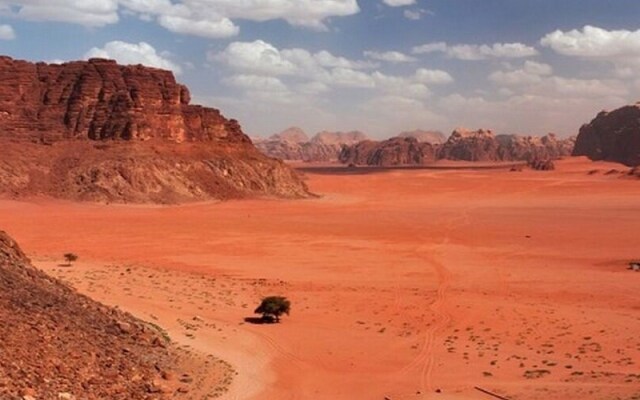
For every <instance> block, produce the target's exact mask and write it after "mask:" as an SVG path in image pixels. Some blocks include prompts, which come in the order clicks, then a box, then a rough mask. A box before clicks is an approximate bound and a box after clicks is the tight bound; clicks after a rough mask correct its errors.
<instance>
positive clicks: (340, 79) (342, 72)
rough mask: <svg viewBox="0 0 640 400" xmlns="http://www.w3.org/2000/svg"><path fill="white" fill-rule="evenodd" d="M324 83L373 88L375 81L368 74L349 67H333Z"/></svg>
mask: <svg viewBox="0 0 640 400" xmlns="http://www.w3.org/2000/svg"><path fill="white" fill-rule="evenodd" d="M324 83H326V84H329V85H332V86H337V87H348V88H349V87H350V88H373V87H375V81H374V80H373V78H371V76H370V75H369V74H366V73H364V72H362V71H356V70H353V69H349V68H334V69H332V70H331V71H330V73H329V75H328V76H327V77H326V82H324Z"/></svg>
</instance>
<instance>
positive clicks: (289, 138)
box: [255, 128, 367, 162]
mask: <svg viewBox="0 0 640 400" xmlns="http://www.w3.org/2000/svg"><path fill="white" fill-rule="evenodd" d="M305 138H307V135H306V133H304V131H302V130H301V129H300V128H289V129H287V130H285V131H283V132H281V133H278V134H275V135H272V136H270V137H269V138H268V139H266V140H255V143H256V147H257V148H258V149H260V151H262V152H263V153H264V154H266V155H268V156H269V157H274V158H279V159H282V160H289V161H305V162H323V161H324V162H328V161H336V160H338V156H339V154H340V151H342V147H344V146H349V145H352V144H355V143H358V142H360V141H362V140H366V139H367V136H366V135H365V134H364V133H362V132H359V131H351V132H328V131H322V132H318V133H317V134H315V135H314V136H313V137H312V138H311V139H306V140H305Z"/></svg>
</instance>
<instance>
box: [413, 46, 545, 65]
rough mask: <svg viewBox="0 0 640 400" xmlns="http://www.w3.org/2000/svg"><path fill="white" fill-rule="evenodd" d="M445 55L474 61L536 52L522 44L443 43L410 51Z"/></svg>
mask: <svg viewBox="0 0 640 400" xmlns="http://www.w3.org/2000/svg"><path fill="white" fill-rule="evenodd" d="M436 52H439V53H445V54H446V55H447V57H449V58H455V59H458V60H466V61H474V60H486V59H490V58H526V57H532V56H535V55H537V54H538V51H537V50H536V49H535V48H533V47H531V46H527V45H525V44H523V43H494V44H492V45H486V44H482V45H476V44H458V45H454V46H449V45H447V44H446V43H444V42H435V43H427V44H423V45H421V46H416V47H414V48H413V49H412V53H413V54H427V53H436Z"/></svg>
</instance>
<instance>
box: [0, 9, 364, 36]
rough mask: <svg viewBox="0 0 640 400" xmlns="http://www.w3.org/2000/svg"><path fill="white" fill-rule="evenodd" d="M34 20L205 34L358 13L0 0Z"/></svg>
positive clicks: (316, 23)
mask: <svg viewBox="0 0 640 400" xmlns="http://www.w3.org/2000/svg"><path fill="white" fill-rule="evenodd" d="M2 8H4V9H9V10H12V11H11V12H10V14H11V15H13V16H15V17H18V18H22V19H27V20H35V21H58V22H67V23H75V24H79V25H84V26H89V27H102V26H105V25H108V24H115V23H117V22H118V21H119V13H128V14H134V15H138V16H139V17H140V18H141V19H144V20H153V19H157V20H158V22H159V23H160V24H161V25H162V26H164V27H165V28H167V29H170V30H172V31H173V32H176V33H181V34H189V35H197V36H204V37H209V38H218V37H227V36H232V35H235V34H237V33H238V27H237V26H236V25H235V24H234V23H233V20H235V19H246V20H252V21H268V20H275V19H283V20H285V21H287V22H288V23H289V24H291V25H296V26H304V27H309V28H313V29H318V30H326V29H327V27H326V24H325V22H326V20H327V19H328V18H331V17H338V16H348V15H353V14H357V13H358V12H360V8H359V7H358V3H357V1H356V0H242V1H239V0H177V1H171V0H0V9H2Z"/></svg>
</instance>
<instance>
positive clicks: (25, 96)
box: [0, 57, 249, 142]
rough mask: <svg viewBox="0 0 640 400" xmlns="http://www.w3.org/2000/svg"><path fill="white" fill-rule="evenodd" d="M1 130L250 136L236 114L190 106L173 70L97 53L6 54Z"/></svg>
mask: <svg viewBox="0 0 640 400" xmlns="http://www.w3.org/2000/svg"><path fill="white" fill-rule="evenodd" d="M0 71H1V73H2V76H3V79H2V80H0V115H1V116H2V117H1V124H2V130H1V132H2V133H1V134H2V135H10V136H11V137H16V136H26V137H34V136H35V137H44V138H46V139H60V138H85V139H94V140H98V139H124V140H148V139H151V138H163V139H169V140H173V141H176V142H182V141H213V140H223V141H237V142H248V141H249V138H248V137H247V136H245V135H244V134H243V133H242V130H241V129H240V125H238V123H237V121H234V120H227V119H225V118H224V117H223V116H222V115H221V114H220V112H219V111H218V110H215V109H212V108H205V107H201V106H196V105H190V104H189V101H190V94H189V90H188V89H187V88H186V87H185V86H183V85H180V84H178V83H176V80H175V78H174V76H173V73H171V72H170V71H164V70H160V69H155V68H150V67H143V66H140V65H138V66H122V65H118V64H117V63H116V62H115V61H112V60H103V59H92V60H89V61H86V62H85V61H77V62H70V63H66V64H62V65H57V64H45V63H37V64H33V63H30V62H27V61H19V60H13V59H11V58H8V57H0Z"/></svg>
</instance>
